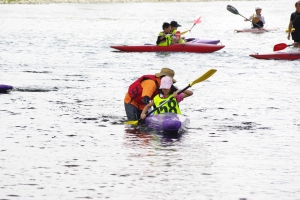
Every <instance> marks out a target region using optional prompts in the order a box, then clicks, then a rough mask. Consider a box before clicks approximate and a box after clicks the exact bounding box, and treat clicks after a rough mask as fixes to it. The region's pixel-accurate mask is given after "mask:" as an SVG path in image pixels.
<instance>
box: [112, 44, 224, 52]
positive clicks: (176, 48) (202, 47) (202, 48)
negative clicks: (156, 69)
mask: <svg viewBox="0 0 300 200" xmlns="http://www.w3.org/2000/svg"><path fill="white" fill-rule="evenodd" d="M110 47H111V48H114V49H117V50H120V51H126V52H191V53H211V52H215V51H218V50H220V49H222V48H224V47H225V45H215V44H203V43H185V44H172V45H170V46H157V45H139V46H127V45H123V46H110Z"/></svg>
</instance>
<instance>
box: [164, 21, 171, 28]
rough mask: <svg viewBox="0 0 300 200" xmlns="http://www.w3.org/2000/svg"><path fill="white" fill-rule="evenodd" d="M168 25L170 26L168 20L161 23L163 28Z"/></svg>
mask: <svg viewBox="0 0 300 200" xmlns="http://www.w3.org/2000/svg"><path fill="white" fill-rule="evenodd" d="M169 26H170V24H169V23H168V22H164V23H163V25H162V28H163V29H165V28H168V27H169Z"/></svg>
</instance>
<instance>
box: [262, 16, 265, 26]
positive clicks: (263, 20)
mask: <svg viewBox="0 0 300 200" xmlns="http://www.w3.org/2000/svg"><path fill="white" fill-rule="evenodd" d="M261 21H262V23H263V27H265V25H266V19H265V17H264V16H261Z"/></svg>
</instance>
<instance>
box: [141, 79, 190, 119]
mask: <svg viewBox="0 0 300 200" xmlns="http://www.w3.org/2000/svg"><path fill="white" fill-rule="evenodd" d="M178 92H179V90H178V89H177V88H176V87H175V86H174V85H173V80H172V78H171V77H169V76H164V77H163V78H162V79H161V84H160V87H159V93H158V94H157V95H156V96H155V97H154V98H153V101H151V102H150V103H148V104H147V105H146V106H145V107H144V109H143V111H142V113H141V119H145V118H146V113H147V111H148V110H149V109H150V108H151V107H152V106H153V107H154V108H156V107H158V106H159V105H161V104H162V103H163V102H165V101H168V100H170V99H171V100H170V101H169V102H168V103H165V104H164V105H163V106H161V107H160V108H158V109H157V110H156V111H154V114H162V113H177V114H181V111H180V109H179V105H178V104H179V103H180V102H181V101H182V100H183V99H184V98H186V97H189V96H191V95H193V92H192V91H191V90H185V91H184V92H183V93H181V94H179V95H178V94H177V93H178ZM173 97H174V98H173Z"/></svg>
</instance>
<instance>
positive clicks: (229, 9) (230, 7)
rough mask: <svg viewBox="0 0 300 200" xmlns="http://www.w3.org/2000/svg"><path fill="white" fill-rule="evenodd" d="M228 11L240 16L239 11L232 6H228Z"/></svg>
mask: <svg viewBox="0 0 300 200" xmlns="http://www.w3.org/2000/svg"><path fill="white" fill-rule="evenodd" d="M227 10H228V11H229V12H231V13H233V14H236V15H239V14H240V13H239V11H238V10H237V9H235V7H233V6H231V5H227Z"/></svg>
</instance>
